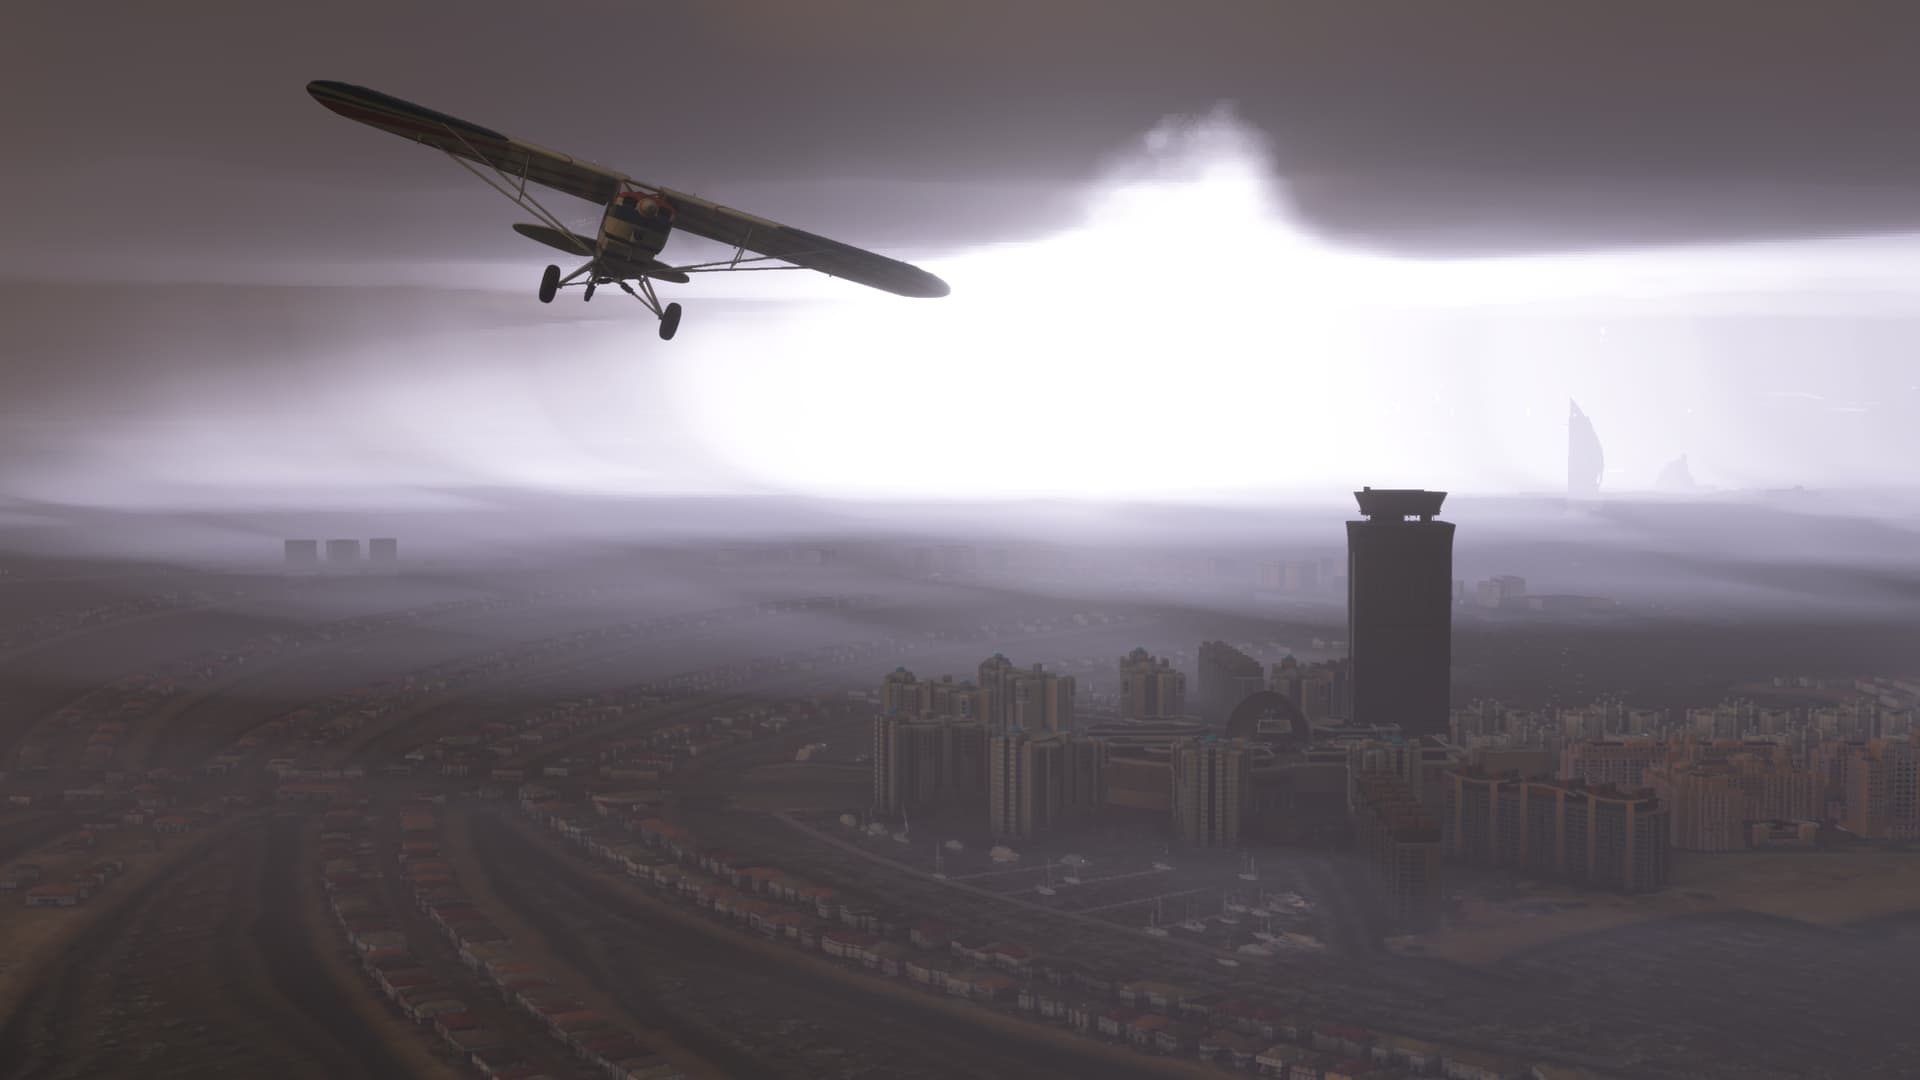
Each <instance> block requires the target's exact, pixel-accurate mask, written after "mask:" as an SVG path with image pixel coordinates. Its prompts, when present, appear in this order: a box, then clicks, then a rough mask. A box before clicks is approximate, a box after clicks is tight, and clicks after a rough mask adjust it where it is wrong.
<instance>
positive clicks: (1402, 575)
mask: <svg viewBox="0 0 1920 1080" xmlns="http://www.w3.org/2000/svg"><path fill="white" fill-rule="evenodd" d="M1354 497H1355V498H1356V499H1357V500H1359V503H1360V513H1361V514H1362V515H1364V516H1365V520H1363V521H1349V522H1347V643H1348V649H1349V652H1350V656H1351V658H1352V664H1353V672H1352V676H1353V716H1352V719H1353V721H1354V722H1355V723H1358V724H1398V725H1399V726H1400V730H1401V731H1402V732H1405V733H1406V734H1407V736H1408V737H1410V738H1418V737H1421V736H1426V735H1444V734H1446V732H1447V721H1448V708H1449V706H1450V704H1451V703H1450V700H1449V699H1450V696H1451V693H1452V676H1451V666H1452V661H1453V523H1452V522H1448V521H1435V520H1434V515H1435V514H1438V513H1439V512H1440V504H1441V503H1442V502H1444V501H1445V500H1446V497H1447V493H1446V492H1444V491H1418V490H1375V489H1373V488H1365V489H1363V490H1361V491H1357V492H1355V493H1354Z"/></svg>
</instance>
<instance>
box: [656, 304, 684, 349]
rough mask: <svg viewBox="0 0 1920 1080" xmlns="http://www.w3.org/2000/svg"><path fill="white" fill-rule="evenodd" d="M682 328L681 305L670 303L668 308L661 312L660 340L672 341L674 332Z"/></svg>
mask: <svg viewBox="0 0 1920 1080" xmlns="http://www.w3.org/2000/svg"><path fill="white" fill-rule="evenodd" d="M678 329H680V305H679V304H668V305H667V310H665V311H663V312H661V313H660V340H661V341H672V340H673V332H674V331H675V330H678Z"/></svg>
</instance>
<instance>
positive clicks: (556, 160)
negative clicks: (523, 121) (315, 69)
mask: <svg viewBox="0 0 1920 1080" xmlns="http://www.w3.org/2000/svg"><path fill="white" fill-rule="evenodd" d="M307 93H309V94H312V95H313V99H314V100H315V101H318V102H319V103H320V104H322V105H325V106H326V107H327V108H329V109H332V110H333V111H334V112H337V113H339V114H340V115H341V116H344V117H346V118H347V119H349V120H357V121H359V122H360V123H362V124H366V125H368V126H369V127H377V128H379V129H380V130H382V131H390V132H392V133H393V134H395V135H398V136H400V137H401V138H404V139H412V140H413V141H414V142H418V143H425V144H426V145H428V146H431V147H433V148H434V149H435V150H443V151H445V152H446V153H449V154H452V155H453V156H455V157H459V158H465V159H467V160H468V161H475V162H479V163H480V164H482V165H488V166H491V167H493V168H494V169H497V170H498V171H499V172H500V173H501V175H502V176H504V177H506V178H509V179H511V180H516V181H518V180H525V181H527V182H529V183H534V184H539V185H541V186H542V187H550V188H552V189H554V190H555V191H562V192H565V193H566V194H568V195H573V196H575V197H577V198H582V199H585V200H587V201H588V202H590V203H597V204H598V205H600V206H605V205H606V204H607V203H609V202H611V201H613V197H614V195H615V194H617V193H618V192H619V191H620V186H621V185H622V184H631V181H630V179H629V178H628V177H627V176H626V175H624V174H622V173H617V172H615V171H613V170H612V169H609V168H607V167H606V166H604V165H595V164H593V163H592V162H590V161H581V160H580V159H578V158H575V157H573V156H572V155H569V154H563V153H561V152H560V151H558V150H548V149H547V148H546V147H543V146H535V145H533V144H532V143H529V142H522V141H520V140H519V139H515V138H512V137H510V136H507V135H502V134H501V133H500V132H497V131H494V130H492V129H490V128H483V127H481V126H480V125H479V124H474V123H469V122H467V121H465V120H462V119H460V118H459V117H455V116H448V115H447V114H446V113H443V112H435V111H434V110H432V109H429V108H427V107H425V106H423V105H415V104H414V103H412V102H411V101H402V100H400V99H399V98H397V97H392V96H390V95H387V94H383V93H381V92H380V91H378V90H369V89H367V88H366V87H364V86H353V85H350V84H348V83H343V82H332V81H328V80H316V81H314V82H310V83H308V84H307Z"/></svg>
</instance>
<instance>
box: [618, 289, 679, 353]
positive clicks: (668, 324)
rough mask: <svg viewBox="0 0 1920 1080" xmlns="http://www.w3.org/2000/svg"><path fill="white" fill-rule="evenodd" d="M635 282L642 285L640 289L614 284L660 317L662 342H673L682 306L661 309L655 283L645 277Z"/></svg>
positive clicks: (676, 305)
mask: <svg viewBox="0 0 1920 1080" xmlns="http://www.w3.org/2000/svg"><path fill="white" fill-rule="evenodd" d="M633 280H635V281H637V282H639V283H640V287H639V288H638V289H635V288H634V287H633V286H631V285H629V284H627V283H626V282H624V281H616V282H614V284H616V285H618V286H620V288H621V289H623V290H625V291H626V294H627V295H628V296H631V297H633V298H634V299H635V300H638V301H640V302H641V303H643V304H645V305H647V310H648V311H651V312H653V313H654V314H655V315H657V316H659V317H660V340H661V341H672V340H673V334H674V331H676V330H678V329H680V305H679V304H668V305H667V306H665V307H661V306H660V297H659V295H658V294H656V293H655V292H654V291H653V282H651V281H648V280H647V279H646V278H644V277H639V278H634V279H633Z"/></svg>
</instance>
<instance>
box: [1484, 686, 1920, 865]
mask: <svg viewBox="0 0 1920 1080" xmlns="http://www.w3.org/2000/svg"><path fill="white" fill-rule="evenodd" d="M1825 690H1826V692H1827V693H1829V695H1831V696H1834V697H1842V696H1851V700H1837V701H1831V702H1829V703H1827V704H1820V705H1813V706H1797V707H1789V706H1763V705H1758V704H1755V703H1753V702H1751V701H1731V702H1723V703H1722V704H1719V705H1715V706H1711V707H1704V708H1690V709H1681V710H1673V711H1669V710H1664V709H1645V708H1632V707H1629V706H1627V705H1626V704H1624V703H1622V702H1618V701H1602V702H1598V703H1595V704H1593V705H1589V706H1583V707H1579V708H1571V709H1553V710H1522V709H1507V708H1503V707H1501V706H1499V705H1498V704H1497V703H1486V702H1477V703H1475V704H1474V705H1472V706H1469V707H1468V708H1465V709H1460V710H1456V711H1455V713H1454V717H1453V730H1454V738H1455V741H1456V743H1458V744H1459V745H1460V746H1461V747H1462V748H1463V750H1464V751H1465V753H1466V755H1467V760H1468V761H1469V762H1472V763H1474V764H1475V765H1476V766H1478V767H1481V768H1483V769H1488V770H1490V771H1495V772H1512V773H1515V774H1517V775H1521V776H1524V777H1526V778H1528V779H1549V778H1550V779H1552V780H1554V781H1557V782H1563V783H1575V784H1582V785H1589V786H1596V787H1611V788H1614V789H1618V790H1622V791H1632V792H1645V793H1647V795H1648V796H1649V797H1650V798H1653V799H1655V800H1657V801H1658V803H1659V804H1660V805H1661V806H1662V807H1663V808H1664V809H1665V810H1666V812H1667V822H1668V830H1669V837H1670V840H1671V843H1672V846H1673V847H1674V848H1675V849H1677V850H1682V851H1705V852H1713V851H1741V850H1746V849H1748V848H1752V847H1756V846H1762V845H1770V844H1777V843H1781V842H1787V841H1791V842H1796V843H1806V842H1811V840H1812V837H1813V836H1814V835H1816V834H1817V831H1818V823H1820V822H1832V823H1836V824H1838V825H1839V827H1841V828H1843V829H1845V830H1846V831H1847V832H1849V833H1852V834H1853V835H1855V836H1857V837H1860V838H1863V839H1875V840H1877V839H1894V840H1905V839H1920V727H1916V724H1915V710H1914V706H1913V702H1912V701H1911V700H1910V699H1909V698H1908V697H1907V696H1905V695H1902V694H1899V693H1897V692H1891V691H1888V690H1887V689H1886V688H1885V687H1881V686H1878V685H1877V684H1874V683H1872V682H1871V681H1867V680H1861V681H1859V682H1858V684H1857V685H1850V686H1844V687H1842V686H1834V687H1828V688H1825ZM1801 826H1808V827H1806V828H1802V827H1801Z"/></svg>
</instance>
